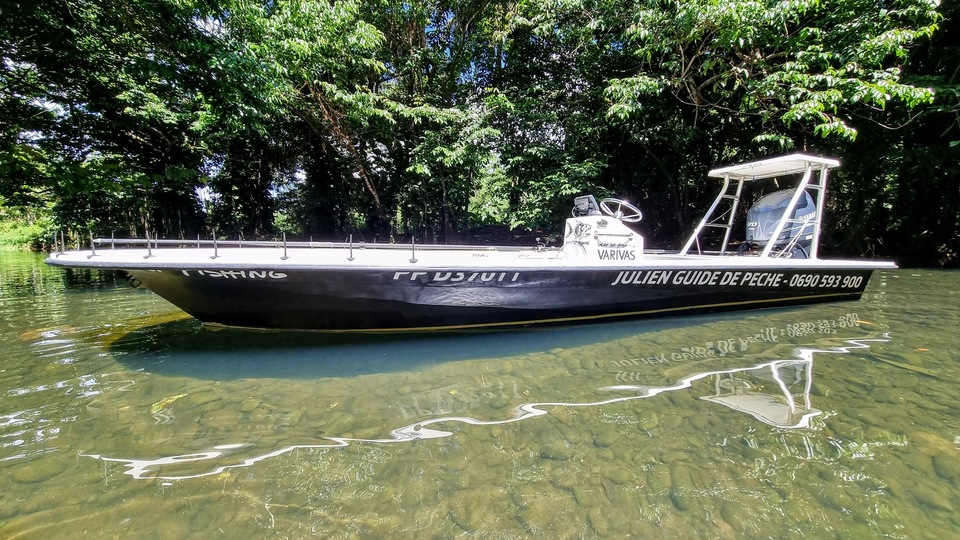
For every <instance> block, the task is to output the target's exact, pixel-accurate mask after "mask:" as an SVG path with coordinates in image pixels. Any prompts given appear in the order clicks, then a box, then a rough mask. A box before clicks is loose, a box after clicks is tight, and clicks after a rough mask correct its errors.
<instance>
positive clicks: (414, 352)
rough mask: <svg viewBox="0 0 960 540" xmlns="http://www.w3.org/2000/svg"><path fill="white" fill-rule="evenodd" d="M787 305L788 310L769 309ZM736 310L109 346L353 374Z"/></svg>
mask: <svg viewBox="0 0 960 540" xmlns="http://www.w3.org/2000/svg"><path fill="white" fill-rule="evenodd" d="M788 309H791V308H784V309H782V310H781V309H778V310H769V311H768V313H774V312H785V311H787V310H788ZM792 309H796V308H792ZM738 316H739V317H742V316H743V315H742V314H741V315H736V314H717V315H702V316H693V317H677V318H668V319H658V320H640V321H624V322H605V323H594V324H582V325H576V326H551V327H537V328H520V329H511V330H501V331H489V330H488V331H473V332H433V333H419V334H414V333H409V334H406V333H401V334H330V333H320V332H298V331H279V330H269V331H268V330H250V329H240V328H220V327H213V326H206V325H203V324H201V323H199V322H198V321H196V320H194V319H180V320H176V321H169V322H164V323H160V324H153V325H148V326H144V327H141V328H138V329H136V330H133V331H130V332H128V333H126V334H125V335H123V336H121V337H120V338H119V339H117V340H116V341H114V342H113V343H112V344H111V346H110V352H111V353H112V354H114V355H115V356H116V358H117V361H119V362H120V363H122V364H124V365H125V366H127V367H129V368H130V369H133V370H143V371H147V372H151V373H156V374H160V375H169V376H182V377H194V378H200V379H213V380H231V379H239V378H261V377H268V378H291V379H312V378H323V377H351V376H357V375H367V374H375V373H392V372H401V371H417V370H422V369H426V368H428V367H431V366H435V365H438V364H442V363H445V362H455V361H462V360H478V359H486V358H502V357H510V356H518V355H523V354H531V353H537V352H546V351H550V350H553V349H558V348H573V347H581V346H589V345H592V344H600V343H605V342H609V341H614V340H617V339H623V338H626V337H631V336H637V335H640V334H650V335H653V334H656V333H657V332H662V331H667V330H677V329H684V328H693V327H696V326H699V325H702V324H705V323H707V322H721V321H725V320H735V319H736V318H737V317H738Z"/></svg>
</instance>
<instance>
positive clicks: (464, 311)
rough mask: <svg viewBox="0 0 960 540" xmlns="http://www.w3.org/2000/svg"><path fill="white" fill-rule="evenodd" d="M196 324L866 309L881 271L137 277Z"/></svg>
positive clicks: (139, 272) (556, 319) (421, 324)
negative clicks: (851, 303)
mask: <svg viewBox="0 0 960 540" xmlns="http://www.w3.org/2000/svg"><path fill="white" fill-rule="evenodd" d="M126 272H127V273H128V274H129V275H130V277H131V280H132V281H133V282H134V283H135V284H142V285H143V286H145V287H147V288H149V289H151V290H153V291H154V292H156V293H157V294H159V295H160V296H162V297H163V298H165V299H167V300H168V301H170V302H171V303H173V304H175V305H176V306H178V307H179V308H181V309H183V310H184V311H186V312H187V313H189V314H191V315H192V316H194V317H196V318H197V319H199V320H201V321H204V322H208V323H218V324H223V325H229V326H242V327H256V328H284V329H309V330H328V331H367V332H382V331H415V330H417V331H419V330H433V329H436V330H442V329H466V328H483V327H498V326H516V325H533V324H548V323H563V322H575V321H587V320H603V319H613V318H638V317H652V316H667V315H680V314H689V313H703V312H712V311H728V310H738V309H756V308H761V307H776V306H790V305H798V304H810V303H818V302H835V301H843V300H857V299H859V298H860V296H861V294H862V293H863V291H864V288H865V287H866V284H867V281H868V280H869V278H870V275H871V272H872V269H864V268H856V269H849V268H828V267H815V266H811V267H804V268H772V267H769V268H761V269H753V270H734V269H730V268H729V267H728V268H697V269H687V268H672V269H671V268H650V269H631V270H619V269H609V270H608V269H553V270H531V269H510V268H500V269H488V270H486V271H477V272H464V271H458V270H450V269H443V268H439V269H419V270H416V271H410V270H402V269H335V268H330V269H322V268H321V269H277V268H272V269H271V268H255V267H251V268H247V269H229V270H224V269H210V270H203V269H189V270H182V269H152V270H143V269H130V270H127V271H126Z"/></svg>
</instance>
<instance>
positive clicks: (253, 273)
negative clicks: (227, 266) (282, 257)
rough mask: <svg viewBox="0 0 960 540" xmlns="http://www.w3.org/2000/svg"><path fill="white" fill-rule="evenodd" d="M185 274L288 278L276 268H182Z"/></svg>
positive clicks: (242, 277)
mask: <svg viewBox="0 0 960 540" xmlns="http://www.w3.org/2000/svg"><path fill="white" fill-rule="evenodd" d="M180 272H182V273H183V275H185V276H203V277H209V278H220V279H286V277H287V274H284V273H283V272H277V271H276V270H180Z"/></svg>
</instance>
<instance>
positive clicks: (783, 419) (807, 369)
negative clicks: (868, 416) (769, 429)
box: [700, 358, 822, 428]
mask: <svg viewBox="0 0 960 540" xmlns="http://www.w3.org/2000/svg"><path fill="white" fill-rule="evenodd" d="M713 379H714V389H715V390H714V395H712V396H702V397H701V398H700V399H702V400H704V401H709V402H711V403H718V404H720V405H723V406H725V407H729V408H731V409H733V410H735V411H740V412H743V413H747V414H749V415H750V416H752V417H754V418H756V419H757V420H759V421H761V422H763V423H764V424H769V425H771V426H774V427H780V428H801V427H807V426H808V424H809V422H810V419H811V418H813V417H815V416H818V415H819V414H821V412H822V411H820V410H818V409H814V408H813V406H812V405H811V404H810V388H811V387H812V386H813V359H812V358H811V359H805V360H778V361H776V362H771V363H770V364H768V365H766V366H764V367H762V368H747V369H743V370H740V371H735V372H733V371H732V372H728V373H723V374H720V373H717V374H715V375H713ZM757 379H759V380H761V381H763V382H767V383H774V384H775V385H776V386H775V388H776V389H779V390H780V393H769V394H768V393H765V392H763V391H762V390H760V389H761V388H763V386H762V383H760V384H758V382H757ZM794 388H799V389H800V392H799V395H796V394H795V393H794V392H795V390H794Z"/></svg>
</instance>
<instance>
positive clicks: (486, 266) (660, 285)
mask: <svg viewBox="0 0 960 540" xmlns="http://www.w3.org/2000/svg"><path fill="white" fill-rule="evenodd" d="M839 165H840V164H839V162H838V161H837V160H835V159H832V158H824V157H818V156H812V155H806V154H790V155H784V156H778V157H773V158H769V159H764V160H760V161H754V162H750V163H744V164H739V165H732V166H727V167H722V168H718V169H714V170H712V171H710V172H709V173H708V176H709V177H713V178H717V179H719V180H720V181H721V182H722V186H721V189H720V191H719V194H718V196H717V198H716V200H715V201H714V202H713V204H712V205H711V206H710V208H709V209H708V210H707V212H706V213H705V215H704V216H703V219H701V220H700V222H699V223H698V225H697V226H696V228H695V229H694V231H693V232H692V233H691V234H690V236H689V238H688V240H687V241H686V243H685V244H684V245H683V247H682V248H681V249H680V250H678V251H664V250H650V249H645V246H644V238H643V236H642V235H641V234H639V233H638V232H637V231H636V230H634V229H633V228H631V227H632V226H634V224H636V223H637V222H639V221H640V220H641V219H642V212H641V210H640V208H638V207H637V206H636V205H634V204H631V203H630V202H628V201H625V200H621V199H615V198H607V199H602V200H601V201H599V202H598V201H597V200H596V198H595V197H594V196H592V195H582V196H579V197H576V198H575V200H574V205H573V209H572V211H571V216H570V217H569V218H567V219H566V222H565V226H564V232H563V242H562V245H559V246H554V247H548V246H545V245H542V244H539V242H538V245H535V246H529V247H514V246H499V247H491V246H450V245H419V244H416V243H415V242H411V243H410V244H404V245H398V244H370V243H359V242H353V241H352V240H348V241H345V242H313V241H311V242H293V241H290V242H288V241H287V240H286V238H285V237H284V238H283V239H281V240H277V241H269V242H263V241H242V240H234V241H225V240H222V239H216V238H214V239H212V240H199V239H198V240H196V241H193V240H189V241H185V240H182V239H181V240H159V239H155V238H150V236H149V234H148V235H147V238H145V239H124V240H119V239H112V238H91V240H90V245H89V247H88V248H83V249H75V250H69V251H68V250H66V249H65V248H64V247H63V241H62V235H61V240H60V241H59V242H58V245H57V247H56V248H55V249H54V251H53V252H52V253H51V254H50V256H49V257H48V258H47V259H46V262H47V263H49V264H51V265H54V266H60V267H73V268H96V269H102V270H116V271H119V272H122V273H123V275H125V276H127V277H128V278H129V280H130V282H131V283H132V284H134V285H136V286H143V287H146V288H148V289H150V290H151V291H153V292H155V293H156V294H158V295H160V296H161V297H163V298H165V299H166V300H168V301H169V302H171V303H172V304H174V305H176V306H178V307H179V308H180V309H182V310H183V311H185V312H187V313H188V314H190V315H192V316H193V317H195V318H197V319H199V320H200V321H203V322H205V323H214V324H220V325H227V326H238V327H253V328H277V329H306V330H327V331H338V332H349V331H360V332H390V331H423V330H459V329H472V328H496V327H506V326H524V325H538V324H557V323H578V322H582V321H597V320H613V319H623V318H639V317H661V316H670V315H681V314H691V313H704V312H715V311H728V310H740V309H753V308H769V307H779V306H794V305H800V304H810V303H817V302H835V301H844V300H857V299H859V298H860V297H861V295H862V294H863V291H864V289H865V287H866V286H867V282H868V281H869V279H870V276H871V274H872V272H873V271H875V270H884V269H893V268H896V265H895V264H894V263H892V262H886V261H876V260H835V259H820V258H819V257H818V243H819V239H820V230H821V226H822V223H823V210H824V207H825V200H826V199H825V198H826V187H827V176H828V172H829V171H830V170H831V169H833V168H836V167H838V166H839ZM765 179H776V183H777V184H779V185H780V186H783V185H786V184H787V183H788V182H793V185H792V187H789V188H786V189H780V190H778V191H776V192H774V193H773V194H772V196H766V197H764V198H762V199H760V200H759V201H758V204H756V205H754V206H753V207H752V208H751V209H749V211H748V212H747V214H746V216H747V223H746V224H745V228H743V230H745V231H746V235H745V237H744V238H742V239H740V240H735V239H734V238H732V236H733V234H734V233H735V232H736V231H738V230H741V229H738V228H737V225H736V223H738V220H737V219H736V218H738V216H741V214H743V212H742V210H741V209H740V208H739V206H740V203H741V199H744V198H746V195H745V193H744V186H745V185H747V184H749V183H753V182H758V181H761V180H765ZM768 183H773V182H772V181H771V182H768Z"/></svg>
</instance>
